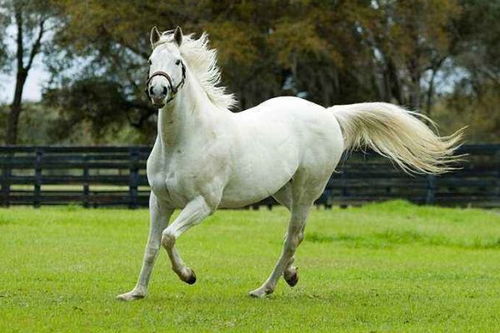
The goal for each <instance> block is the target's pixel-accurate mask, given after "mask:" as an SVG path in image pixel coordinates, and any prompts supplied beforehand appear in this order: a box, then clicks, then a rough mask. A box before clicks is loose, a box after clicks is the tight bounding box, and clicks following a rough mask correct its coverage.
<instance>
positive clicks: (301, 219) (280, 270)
mask: <svg viewBox="0 0 500 333" xmlns="http://www.w3.org/2000/svg"><path fill="white" fill-rule="evenodd" d="M310 208H311V205H300V206H295V207H293V208H292V216H291V218H290V223H289V225H288V231H287V233H286V236H285V243H284V245H283V251H282V253H281V256H280V258H279V259H278V262H277V263H276V266H275V267H274V270H273V271H272V273H271V275H270V276H269V277H268V278H267V280H266V282H264V284H262V286H260V287H259V288H257V289H255V290H253V291H251V292H250V293H249V295H250V296H252V297H264V296H266V295H269V294H271V293H272V292H273V291H274V289H275V288H276V284H277V283H278V279H279V278H280V277H281V276H282V275H283V276H284V278H285V280H286V281H287V283H288V284H290V285H295V284H296V283H297V281H298V280H297V279H298V277H297V269H296V268H295V267H294V266H292V264H293V260H294V255H295V251H296V250H297V247H298V246H299V244H300V243H301V242H302V240H303V239H304V228H305V224H306V219H307V215H308V214H309V209H310Z"/></svg>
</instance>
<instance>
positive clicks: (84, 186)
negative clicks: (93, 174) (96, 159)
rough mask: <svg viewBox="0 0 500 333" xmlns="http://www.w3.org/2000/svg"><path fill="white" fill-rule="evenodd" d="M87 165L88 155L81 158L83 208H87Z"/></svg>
mask: <svg viewBox="0 0 500 333" xmlns="http://www.w3.org/2000/svg"><path fill="white" fill-rule="evenodd" d="M89 189H90V187H89V163H88V155H87V154H85V155H84V156H83V207H85V208H89V207H90V204H89V192H90V191H89Z"/></svg>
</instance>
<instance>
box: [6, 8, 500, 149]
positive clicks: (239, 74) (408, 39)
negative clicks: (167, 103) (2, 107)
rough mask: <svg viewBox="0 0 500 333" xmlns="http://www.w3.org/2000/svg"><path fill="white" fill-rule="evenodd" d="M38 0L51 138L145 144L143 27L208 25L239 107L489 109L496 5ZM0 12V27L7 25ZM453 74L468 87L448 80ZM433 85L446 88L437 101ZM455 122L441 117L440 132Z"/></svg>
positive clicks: (496, 50) (499, 27)
mask: <svg viewBox="0 0 500 333" xmlns="http://www.w3.org/2000/svg"><path fill="white" fill-rule="evenodd" d="M5 1H7V0H5ZM5 1H4V2H5ZM12 1H14V0H10V2H12ZM19 1H21V0H19ZM19 1H18V2H19ZM7 2H9V1H7ZM10 2H9V3H10ZM14 2H16V1H14ZM21 2H22V1H21ZM35 2H36V3H38V2H37V1H34V2H33V3H35ZM23 3H24V2H23ZM30 3H31V2H30ZM42 3H43V2H42ZM47 5H50V6H47V8H50V10H51V12H52V13H53V15H55V18H54V20H55V22H57V23H58V24H57V25H55V27H54V29H53V31H52V32H51V36H52V41H51V43H47V45H46V47H44V48H43V50H44V53H45V54H46V55H47V56H46V57H45V61H46V64H47V66H48V68H49V69H50V71H51V73H52V74H53V75H52V78H51V80H50V82H49V83H48V84H47V85H46V94H45V97H44V102H45V105H46V107H48V108H53V109H55V110H56V111H57V112H58V113H59V114H60V116H61V120H60V121H58V124H59V126H58V129H59V133H58V135H57V137H59V138H64V137H68V136H70V135H71V133H72V132H73V131H74V129H75V128H87V129H89V133H90V134H89V135H90V136H91V137H92V138H93V139H92V140H93V141H94V142H99V141H100V140H101V138H102V137H103V135H104V136H108V137H112V136H113V133H117V131H122V130H123V129H124V128H127V130H126V131H127V132H135V133H136V135H135V137H137V138H138V140H144V141H143V142H150V141H151V137H152V136H154V135H153V133H154V122H155V118H154V115H155V113H156V111H155V110H154V109H152V108H151V105H150V103H149V101H147V98H146V97H145V95H144V93H143V86H144V79H145V76H146V72H147V62H146V60H147V58H148V56H149V53H150V45H149V40H148V32H149V30H150V29H151V27H152V26H153V25H158V26H159V28H160V30H167V29H171V28H173V27H175V26H176V25H181V26H182V28H183V30H184V32H185V33H191V32H194V33H195V34H200V33H201V32H202V31H207V32H208V33H209V34H210V39H211V46H212V47H214V48H217V50H218V56H219V65H220V66H221V67H222V73H223V84H224V85H226V86H228V88H229V91H230V92H234V93H235V94H236V95H237V97H238V100H239V101H240V108H241V109H245V108H248V107H251V106H254V105H256V104H258V103H260V102H262V101H264V100H266V99H268V98H271V97H274V96H279V95H300V96H304V97H306V98H307V99H309V100H312V101H314V102H317V103H319V104H322V105H325V106H329V105H333V104H346V103H356V102H363V101H387V102H393V103H398V104H401V105H404V106H407V107H409V108H411V109H416V110H417V111H422V112H425V113H427V114H429V115H431V116H432V115H433V113H434V106H435V105H436V102H438V104H439V108H438V109H439V113H440V115H441V114H442V113H443V112H444V114H446V116H443V117H442V118H446V119H455V118H461V119H470V120H471V121H472V120H474V121H475V119H476V118H475V117H474V116H472V114H471V112H469V108H465V107H461V109H466V110H465V111H463V110H461V109H458V108H455V107H454V106H453V105H454V104H453V103H455V104H457V103H459V102H460V99H466V100H468V101H469V103H468V104H470V103H472V102H473V101H477V103H475V105H474V108H481V111H479V114H485V113H487V112H490V111H487V110H488V109H489V106H487V105H493V104H494V103H496V102H497V100H495V98H494V97H493V96H489V97H485V96H486V95H485V96H483V95H481V96H480V94H479V93H478V91H484V90H487V91H489V89H490V88H488V87H492V86H494V84H497V83H498V82H499V77H500V62H499V60H498V59H500V56H499V55H500V47H499V45H500V43H499V37H498V36H500V33H498V32H500V19H499V18H500V3H499V2H498V1H489V0H425V1H393V0H355V1H322V0H299V1H274V0H273V1H229V0H217V1H215V0H207V1H194V0H189V1H181V0H172V1H160V2H157V3H153V2H144V1H139V0H131V1H121V0H93V1H78V0H50V1H49V2H48V3H47ZM40 10H41V9H40ZM41 11H42V10H41ZM2 14H4V12H2V13H1V14H0V27H2V26H6V25H8V24H9V23H8V22H10V21H12V18H11V16H9V15H3V16H2ZM0 37H1V36H0ZM3 40H4V39H3V38H0V46H1V44H2V41H3ZM3 49H4V48H1V47H0V67H1V64H2V59H3V58H2V52H3ZM4 58H5V57H4ZM4 63H8V62H6V61H4ZM455 77H465V81H466V82H461V83H460V84H458V85H456V84H455V83H454V82H453V81H454V78H455ZM438 83H439V84H440V85H441V87H440V88H441V91H451V94H448V93H447V94H446V96H438V95H437V94H436V91H439V89H438V88H439V87H437V86H438ZM455 85H456V87H455ZM443 86H444V89H443ZM461 87H465V88H466V89H465V90H463V89H461ZM94 90H95V91H94ZM97 90H100V91H97ZM71 95H73V96H71ZM498 98H500V97H498ZM486 99H487V100H488V101H489V102H488V103H486V104H485V102H484V100H486ZM83 100H85V106H84V108H83V110H82V109H81V108H80V105H79V103H78V101H83ZM452 100H454V101H455V102H451V101H452ZM449 103H451V104H449ZM452 104H453V105H452ZM113 105H114V106H115V108H116V109H117V110H115V111H113V110H111V109H112V106H113ZM470 109H472V108H470ZM463 112H466V113H467V116H466V117H462V114H463ZM497 113H498V112H497ZM480 121H481V122H484V119H481V120H480ZM462 123H463V122H462ZM462 123H460V124H462ZM456 125H458V122H455V121H446V123H445V126H444V128H446V130H447V132H448V129H449V130H456V129H457V127H454V126H456ZM480 127H481V129H482V130H490V129H489V127H485V126H480ZM493 129H495V127H494V128H493ZM490 134H491V133H490ZM471 137H473V138H474V140H491V138H492V137H493V138H495V135H485V136H477V135H471Z"/></svg>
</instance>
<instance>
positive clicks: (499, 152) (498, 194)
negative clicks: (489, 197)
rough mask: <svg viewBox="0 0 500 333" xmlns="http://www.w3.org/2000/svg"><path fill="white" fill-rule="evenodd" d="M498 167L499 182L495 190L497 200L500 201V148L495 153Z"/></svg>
mask: <svg viewBox="0 0 500 333" xmlns="http://www.w3.org/2000/svg"><path fill="white" fill-rule="evenodd" d="M494 165H495V166H496V168H497V184H496V190H495V192H496V193H495V196H496V199H497V202H500V149H499V150H497V151H496V153H495V164H494Z"/></svg>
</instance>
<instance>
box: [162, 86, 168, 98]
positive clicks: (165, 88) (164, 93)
mask: <svg viewBox="0 0 500 333" xmlns="http://www.w3.org/2000/svg"><path fill="white" fill-rule="evenodd" d="M167 91H168V90H167V87H163V95H165V96H167Z"/></svg>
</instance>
